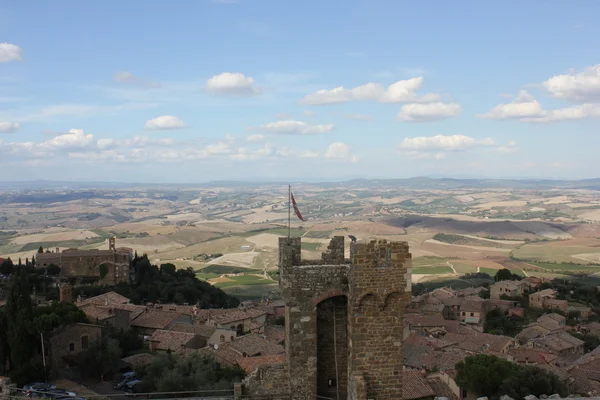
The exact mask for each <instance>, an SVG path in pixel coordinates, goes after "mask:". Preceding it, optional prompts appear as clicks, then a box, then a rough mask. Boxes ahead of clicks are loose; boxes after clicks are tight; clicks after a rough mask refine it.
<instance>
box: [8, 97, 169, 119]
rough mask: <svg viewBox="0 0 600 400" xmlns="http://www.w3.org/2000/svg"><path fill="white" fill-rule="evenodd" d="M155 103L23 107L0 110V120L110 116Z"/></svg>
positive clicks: (141, 108)
mask: <svg viewBox="0 0 600 400" xmlns="http://www.w3.org/2000/svg"><path fill="white" fill-rule="evenodd" d="M157 106H158V104H157V103H145V102H139V103H138V102H130V103H123V104H117V105H95V104H68V103H67V104H54V105H49V106H35V107H31V106H29V107H24V108H21V109H6V110H2V109H0V120H6V119H11V120H16V121H19V122H46V121H49V120H55V119H58V118H60V117H69V120H71V119H73V118H89V117H96V116H101V115H111V114H116V113H119V112H123V111H131V110H145V109H150V108H155V107H157Z"/></svg>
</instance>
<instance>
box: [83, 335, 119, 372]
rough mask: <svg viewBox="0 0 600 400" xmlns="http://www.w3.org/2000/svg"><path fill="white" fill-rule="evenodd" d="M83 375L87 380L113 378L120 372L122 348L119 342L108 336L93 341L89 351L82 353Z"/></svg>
mask: <svg viewBox="0 0 600 400" xmlns="http://www.w3.org/2000/svg"><path fill="white" fill-rule="evenodd" d="M80 357H81V373H82V374H83V376H84V377H86V378H100V377H102V376H111V375H114V374H116V373H117V372H118V370H119V359H120V358H121V348H120V347H119V342H118V341H117V340H115V339H112V338H109V337H107V336H106V335H105V336H103V337H102V339H101V340H97V341H93V342H92V343H90V346H89V348H88V350H87V351H85V352H83V353H81V356H80Z"/></svg>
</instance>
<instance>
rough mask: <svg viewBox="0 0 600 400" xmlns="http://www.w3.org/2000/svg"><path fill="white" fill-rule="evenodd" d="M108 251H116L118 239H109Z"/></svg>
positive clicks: (112, 237)
mask: <svg viewBox="0 0 600 400" xmlns="http://www.w3.org/2000/svg"><path fill="white" fill-rule="evenodd" d="M108 250H111V251H116V239H115V237H114V236H111V237H109V238H108Z"/></svg>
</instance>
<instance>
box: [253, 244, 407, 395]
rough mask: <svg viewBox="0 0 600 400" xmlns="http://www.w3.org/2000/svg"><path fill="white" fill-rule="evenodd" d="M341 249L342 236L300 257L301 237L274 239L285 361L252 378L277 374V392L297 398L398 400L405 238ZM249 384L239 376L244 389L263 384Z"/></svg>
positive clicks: (404, 303)
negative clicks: (314, 256) (316, 254)
mask: <svg viewBox="0 0 600 400" xmlns="http://www.w3.org/2000/svg"><path fill="white" fill-rule="evenodd" d="M344 254H345V249H344V237H343V236H336V237H334V238H333V239H332V240H331V242H330V244H329V246H328V250H327V251H326V252H324V253H323V254H322V256H321V260H315V261H313V260H302V259H301V238H280V239H279V267H280V287H281V292H282V297H283V299H284V301H285V318H286V324H285V327H286V332H285V336H286V337H285V344H286V347H287V348H286V353H287V360H286V363H285V364H283V365H279V366H274V367H273V368H270V369H266V370H264V371H263V373H261V374H260V376H259V377H256V378H255V379H261V380H263V381H264V382H265V385H266V383H267V382H270V381H272V380H273V379H276V378H277V379H279V380H280V381H281V382H282V383H281V384H280V385H277V390H279V391H280V393H279V395H281V394H282V393H281V391H282V389H285V390H289V393H288V394H287V395H288V397H286V398H291V399H298V400H304V399H307V400H308V399H315V398H317V397H318V396H322V397H327V398H340V399H345V398H348V399H353V400H354V399H357V400H358V399H360V400H366V399H376V400H383V399H386V400H388V399H401V398H402V397H403V385H402V383H403V382H402V381H403V379H402V376H403V374H402V370H403V356H402V339H403V315H404V309H405V307H406V306H407V304H408V303H409V301H410V291H411V281H410V274H411V254H410V253H409V252H408V244H407V243H406V242H387V241H385V240H382V241H371V242H369V243H352V244H351V248H350V259H346V258H345V257H344ZM269 373H270V374H272V375H268V374H269ZM265 374H267V375H265ZM256 383H257V382H255V381H253V380H252V379H250V381H247V382H246V384H247V385H246V390H247V394H248V395H254V394H257V393H254V390H253V389H252V388H253V387H264V385H258V384H256ZM260 394H261V395H264V394H265V393H264V390H263V391H262V392H261V393H260Z"/></svg>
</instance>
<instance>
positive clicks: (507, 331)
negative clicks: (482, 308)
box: [483, 308, 525, 337]
mask: <svg viewBox="0 0 600 400" xmlns="http://www.w3.org/2000/svg"><path fill="white" fill-rule="evenodd" d="M524 324H525V320H524V319H523V318H520V317H517V316H510V317H509V316H507V315H504V313H503V312H502V310H500V309H498V308H495V309H493V310H492V311H490V312H488V313H487V314H486V316H485V323H484V325H483V331H484V332H485V333H492V334H494V335H506V336H512V337H514V336H515V335H517V334H518V333H519V332H521V331H522V330H523V326H524Z"/></svg>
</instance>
